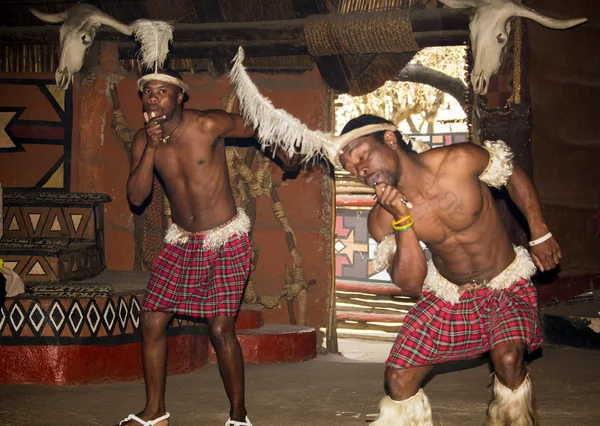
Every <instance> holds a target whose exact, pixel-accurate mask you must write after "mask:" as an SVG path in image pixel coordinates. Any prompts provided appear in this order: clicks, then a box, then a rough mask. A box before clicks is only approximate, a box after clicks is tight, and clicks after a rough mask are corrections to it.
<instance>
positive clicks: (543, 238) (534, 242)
mask: <svg viewBox="0 0 600 426" xmlns="http://www.w3.org/2000/svg"><path fill="white" fill-rule="evenodd" d="M550 238H552V232H548V233H547V234H546V235H544V236H543V237H540V238H538V239H537V240H533V241H529V245H530V246H531V247H533V246H537V245H538V244H542V243H543V242H544V241H548V240H549V239H550Z"/></svg>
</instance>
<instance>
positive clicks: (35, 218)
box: [29, 213, 42, 232]
mask: <svg viewBox="0 0 600 426" xmlns="http://www.w3.org/2000/svg"><path fill="white" fill-rule="evenodd" d="M41 217H42V215H41V214H40V213H29V220H30V221H31V226H32V227H33V232H35V231H36V230H37V226H38V224H39V223H40V218H41Z"/></svg>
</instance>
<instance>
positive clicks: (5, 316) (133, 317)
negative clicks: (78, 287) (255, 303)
mask: <svg viewBox="0 0 600 426" xmlns="http://www.w3.org/2000/svg"><path fill="white" fill-rule="evenodd" d="M141 311H142V304H141V299H140V298H139V297H138V296H137V295H126V296H123V295H121V296H112V297H97V298H82V299H77V298H54V299H51V298H47V299H44V298H41V299H40V298H37V299H11V300H9V301H7V302H6V303H5V304H4V305H0V337H2V339H3V343H6V344H17V340H18V339H19V338H26V339H29V340H28V343H27V344H35V343H33V342H34V341H32V340H31V339H32V338H34V339H35V338H40V339H48V338H52V339H56V338H59V339H60V340H59V341H60V342H68V341H71V339H75V340H73V341H74V342H77V341H81V339H88V338H103V337H111V338H118V339H119V342H127V341H132V342H133V341H139V333H138V330H139V325H140V313H141ZM193 326H198V323H197V322H195V321H190V320H189V319H186V318H179V317H175V318H174V320H173V321H172V322H171V324H170V328H171V329H173V331H174V332H178V331H177V330H181V331H183V329H184V328H185V327H193ZM10 338H16V339H17V340H10ZM65 339H67V340H65ZM46 344H49V343H46ZM53 344H56V341H55V343H53ZM61 344H62V343H61ZM67 344H68V343H67Z"/></svg>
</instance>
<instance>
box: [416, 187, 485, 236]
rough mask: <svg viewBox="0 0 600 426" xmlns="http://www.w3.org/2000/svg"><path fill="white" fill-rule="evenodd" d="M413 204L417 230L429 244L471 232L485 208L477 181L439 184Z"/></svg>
mask: <svg viewBox="0 0 600 426" xmlns="http://www.w3.org/2000/svg"><path fill="white" fill-rule="evenodd" d="M414 204H415V205H414V207H413V209H412V211H411V214H412V215H413V220H414V223H415V231H416V232H417V235H418V237H419V239H420V240H421V241H423V242H425V243H430V244H435V243H441V242H443V241H445V240H446V239H447V238H448V237H449V236H450V235H452V234H459V233H461V232H464V231H466V230H468V229H469V228H471V227H472V226H473V225H474V224H475V223H476V222H477V221H478V220H479V219H480V217H481V214H482V211H483V208H484V200H483V197H482V192H481V188H480V187H479V182H478V181H477V182H473V183H471V182H464V183H463V184H461V185H452V186H451V185H440V186H439V187H437V188H435V190H434V191H430V192H429V193H428V195H427V196H426V197H425V198H423V199H422V200H420V201H419V202H417V203H414Z"/></svg>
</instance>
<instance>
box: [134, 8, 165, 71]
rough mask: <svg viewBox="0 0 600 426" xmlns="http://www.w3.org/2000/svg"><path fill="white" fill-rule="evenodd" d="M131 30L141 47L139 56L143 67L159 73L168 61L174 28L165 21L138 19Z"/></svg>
mask: <svg viewBox="0 0 600 426" xmlns="http://www.w3.org/2000/svg"><path fill="white" fill-rule="evenodd" d="M131 29H132V30H133V34H134V36H135V39H136V40H137V41H138V42H139V43H140V45H141V47H140V50H139V51H138V56H139V57H140V58H141V61H142V65H143V66H144V67H146V68H148V69H154V72H158V69H159V68H162V67H163V65H164V63H165V61H166V60H167V54H168V53H169V43H171V42H172V41H173V26H172V25H170V24H168V23H166V22H164V21H152V20H149V19H138V20H137V21H135V22H134V23H133V24H131Z"/></svg>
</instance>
